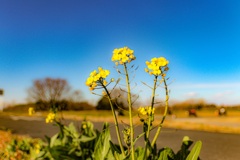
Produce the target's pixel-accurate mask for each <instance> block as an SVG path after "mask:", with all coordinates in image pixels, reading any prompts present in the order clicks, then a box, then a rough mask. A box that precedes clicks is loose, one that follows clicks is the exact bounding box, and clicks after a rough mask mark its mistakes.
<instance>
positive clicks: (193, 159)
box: [186, 141, 202, 160]
mask: <svg viewBox="0 0 240 160" xmlns="http://www.w3.org/2000/svg"><path fill="white" fill-rule="evenodd" d="M201 148H202V142H201V141H197V142H196V144H195V145H194V146H193V148H192V150H191V152H190V154H189V155H188V156H187V159H186V160H197V159H198V156H199V154H200V151H201Z"/></svg>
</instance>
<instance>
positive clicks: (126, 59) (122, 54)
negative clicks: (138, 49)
mask: <svg viewBox="0 0 240 160" xmlns="http://www.w3.org/2000/svg"><path fill="white" fill-rule="evenodd" d="M133 52H134V51H133V50H131V49H129V48H128V47H123V48H118V49H114V50H113V56H112V61H115V62H116V63H115V64H116V65H118V64H124V63H130V62H131V61H133V60H135V59H136V57H135V56H134V54H133Z"/></svg>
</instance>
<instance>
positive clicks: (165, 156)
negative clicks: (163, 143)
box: [158, 147, 175, 160]
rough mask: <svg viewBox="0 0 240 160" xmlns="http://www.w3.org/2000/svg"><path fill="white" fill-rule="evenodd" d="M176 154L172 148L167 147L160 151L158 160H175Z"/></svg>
mask: <svg viewBox="0 0 240 160" xmlns="http://www.w3.org/2000/svg"><path fill="white" fill-rule="evenodd" d="M174 156H175V155H174V152H173V150H172V149H171V148H168V147H165V148H163V149H161V150H160V151H159V157H158V160H173V159H174Z"/></svg>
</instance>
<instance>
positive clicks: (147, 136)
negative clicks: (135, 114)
mask: <svg viewBox="0 0 240 160" xmlns="http://www.w3.org/2000/svg"><path fill="white" fill-rule="evenodd" d="M157 78H158V76H155V78H154V84H153V89H152V101H151V111H152V110H153V107H154V99H155V92H156V88H157ZM153 116H154V115H153V114H152V112H151V113H150V115H149V117H148V124H147V127H148V128H147V133H146V140H149V135H150V129H151V121H152V117H153ZM146 140H145V153H144V159H146V156H148V154H149V152H148V148H147V143H148V142H147V141H146Z"/></svg>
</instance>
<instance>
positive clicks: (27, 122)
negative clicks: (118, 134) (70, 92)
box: [0, 116, 240, 160]
mask: <svg viewBox="0 0 240 160" xmlns="http://www.w3.org/2000/svg"><path fill="white" fill-rule="evenodd" d="M68 122H69V121H67V122H66V123H68ZM74 123H75V124H76V125H80V124H81V122H80V121H75V122H74ZM94 125H95V128H97V129H98V130H101V128H102V125H103V124H102V123H101V122H95V123H94ZM110 126H112V127H111V130H112V132H115V131H114V127H113V125H110ZM0 127H7V128H9V129H11V130H12V131H13V133H16V134H24V135H30V136H31V137H34V138H42V139H44V136H45V135H48V136H52V135H54V134H55V133H57V131H58V128H57V127H56V126H53V125H51V124H46V123H45V122H44V119H43V118H41V117H37V118H32V117H19V116H18V117H17V116H0ZM141 130H142V129H141V127H137V128H136V134H137V133H140V132H141ZM113 134H115V133H113ZM185 135H187V136H189V137H190V138H191V139H192V140H193V141H197V140H201V141H202V143H203V146H202V150H201V154H200V158H201V159H203V160H238V159H240V135H238V134H223V133H209V132H201V131H187V130H174V129H167V128H164V129H163V130H162V132H161V134H160V137H159V140H158V141H157V146H158V148H162V147H165V146H168V147H170V148H172V149H173V150H174V151H175V152H176V151H178V150H179V149H180V147H181V141H182V138H183V137H184V136H185ZM0 138H1V137H0ZM112 139H113V141H114V136H112ZM115 141H116V139H115ZM140 143H141V142H139V144H140Z"/></svg>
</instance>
